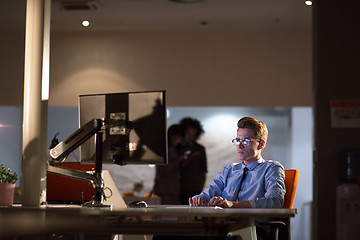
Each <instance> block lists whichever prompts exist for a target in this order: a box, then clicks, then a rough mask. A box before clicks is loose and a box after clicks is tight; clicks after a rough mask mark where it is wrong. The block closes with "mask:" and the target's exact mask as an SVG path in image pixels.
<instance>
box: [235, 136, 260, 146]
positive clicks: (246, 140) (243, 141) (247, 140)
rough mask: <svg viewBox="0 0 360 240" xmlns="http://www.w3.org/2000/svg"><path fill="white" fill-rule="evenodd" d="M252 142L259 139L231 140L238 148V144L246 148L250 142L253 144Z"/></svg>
mask: <svg viewBox="0 0 360 240" xmlns="http://www.w3.org/2000/svg"><path fill="white" fill-rule="evenodd" d="M253 141H260V140H259V139H254V138H243V139H240V138H234V139H233V140H231V142H232V143H233V144H234V145H235V146H239V145H240V143H241V145H243V146H247V145H249V144H250V142H253Z"/></svg>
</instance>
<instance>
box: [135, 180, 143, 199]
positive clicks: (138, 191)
mask: <svg viewBox="0 0 360 240" xmlns="http://www.w3.org/2000/svg"><path fill="white" fill-rule="evenodd" d="M143 189H144V184H143V183H142V182H136V183H134V188H133V192H134V196H136V197H144V195H143V193H142V191H143Z"/></svg>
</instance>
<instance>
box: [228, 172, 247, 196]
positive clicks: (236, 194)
mask: <svg viewBox="0 0 360 240" xmlns="http://www.w3.org/2000/svg"><path fill="white" fill-rule="evenodd" d="M248 170H249V169H248V168H247V167H244V172H243V175H242V178H241V180H240V184H239V185H238V186H237V188H236V190H235V193H234V195H233V198H232V200H233V201H236V200H237V199H238V195H239V192H240V190H241V185H242V184H243V182H244V180H245V178H246V175H247V173H248Z"/></svg>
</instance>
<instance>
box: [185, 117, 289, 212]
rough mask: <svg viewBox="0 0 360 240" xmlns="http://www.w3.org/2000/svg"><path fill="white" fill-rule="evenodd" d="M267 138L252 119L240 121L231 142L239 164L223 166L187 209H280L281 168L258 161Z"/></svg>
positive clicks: (268, 162) (282, 179) (260, 123)
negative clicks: (197, 207)
mask: <svg viewBox="0 0 360 240" xmlns="http://www.w3.org/2000/svg"><path fill="white" fill-rule="evenodd" d="M267 138H268V129H267V127H266V125H265V123H263V122H261V121H259V120H256V119H255V118H252V117H244V118H241V119H240V120H239V121H238V130H237V136H236V138H234V139H233V140H232V142H233V143H234V145H235V146H236V149H237V155H238V158H239V161H240V162H239V163H234V164H230V165H227V166H225V167H224V169H223V170H222V172H220V173H219V174H218V175H217V177H216V178H215V179H214V180H213V182H211V183H210V184H209V187H208V188H207V189H206V190H204V191H203V192H202V193H200V194H198V195H195V196H193V197H192V198H190V199H189V205H190V206H220V207H223V208H282V206H283V202H284V196H285V184H284V178H285V174H284V168H283V166H282V165H281V164H280V163H279V162H276V161H272V160H265V159H263V158H262V156H261V152H262V150H263V149H264V148H265V145H266V142H267Z"/></svg>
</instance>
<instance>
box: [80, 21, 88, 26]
mask: <svg viewBox="0 0 360 240" xmlns="http://www.w3.org/2000/svg"><path fill="white" fill-rule="evenodd" d="M81 24H82V25H83V26H84V27H88V26H89V25H90V22H89V21H88V20H84V21H82V23H81Z"/></svg>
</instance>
